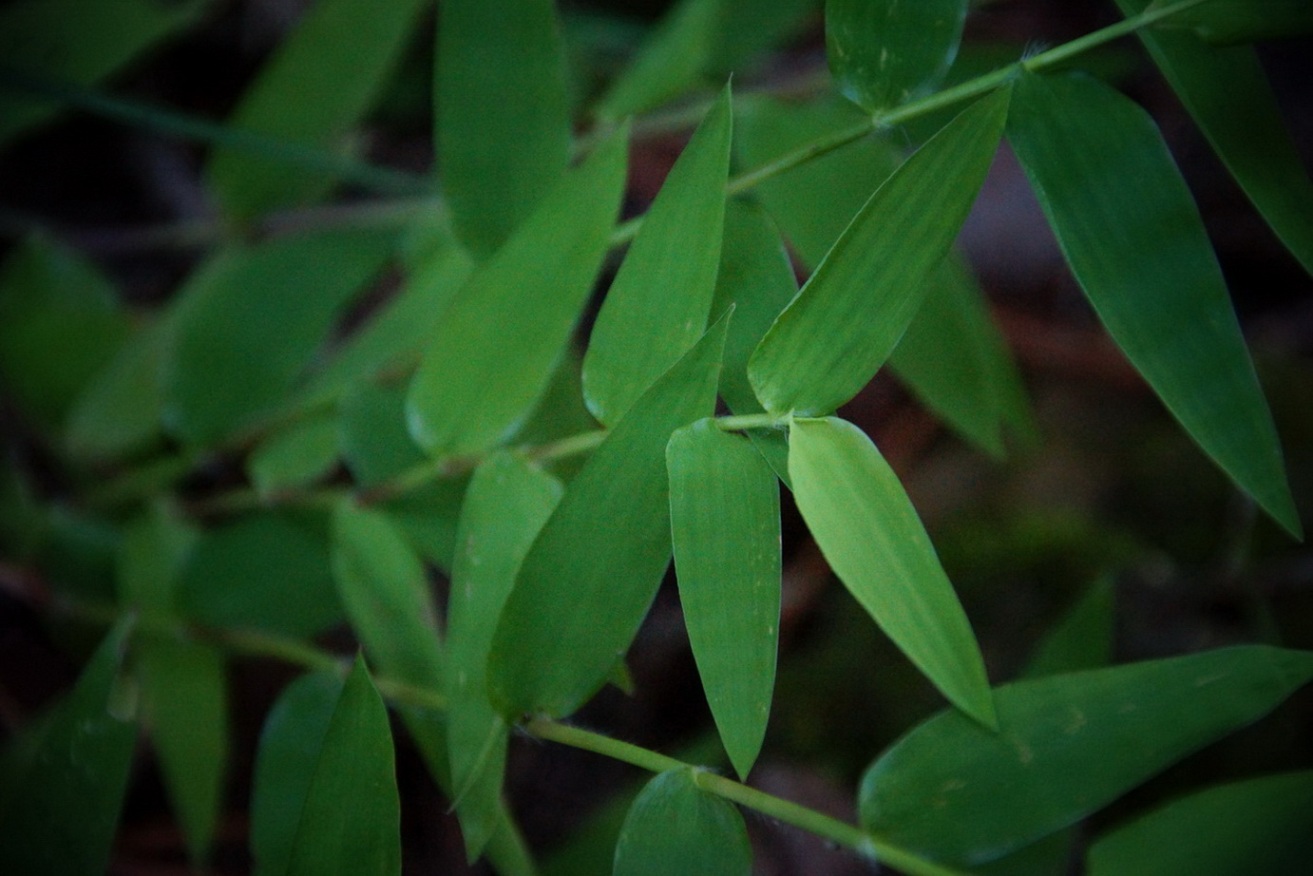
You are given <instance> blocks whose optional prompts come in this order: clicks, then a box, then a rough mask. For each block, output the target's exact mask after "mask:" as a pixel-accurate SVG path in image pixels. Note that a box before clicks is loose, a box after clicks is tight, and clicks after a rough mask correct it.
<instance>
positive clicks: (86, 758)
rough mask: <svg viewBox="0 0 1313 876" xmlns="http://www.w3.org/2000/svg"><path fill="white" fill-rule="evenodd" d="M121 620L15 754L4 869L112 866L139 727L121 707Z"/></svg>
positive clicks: (40, 873)
mask: <svg viewBox="0 0 1313 876" xmlns="http://www.w3.org/2000/svg"><path fill="white" fill-rule="evenodd" d="M127 631H128V626H127V623H126V622H123V621H121V622H119V624H117V625H116V626H115V627H114V628H113V629H112V630H110V632H109V634H108V635H106V636H105V639H104V640H103V641H102V642H101V644H100V646H99V647H98V648H97V649H96V652H95V654H94V655H92V657H91V660H90V661H89V662H88V663H87V665H86V667H85V668H84V669H83V670H82V675H81V677H80V678H79V679H78V682H77V685H76V686H75V687H74V688H73V690H72V691H70V692H69V694H68V695H67V696H66V697H64V698H63V699H62V700H60V702H59V703H58V704H57V705H56V706H55V707H54V709H53V710H52V711H51V712H50V713H49V714H48V715H47V716H46V717H45V718H44V719H43V721H42V725H41V727H40V728H39V730H38V732H37V735H36V736H35V737H32V738H30V739H29V740H28V744H30V745H32V746H33V747H32V748H31V749H28V750H26V751H19V752H16V755H17V756H16V758H15V761H16V762H15V763H14V767H15V769H14V771H13V772H12V773H10V775H9V776H6V782H5V784H6V785H7V786H8V787H6V788H5V791H4V800H3V809H0V872H4V873H15V874H17V873H22V874H24V876H45V874H50V876H82V874H85V876H100V874H102V873H104V872H105V868H106V866H107V865H108V864H109V855H110V849H111V847H112V845H113V843H114V833H115V831H116V829H117V826H118V820H119V811H120V809H121V808H122V805H123V795H124V793H125V791H126V790H127V784H128V770H129V767H130V766H131V765H132V749H133V745H134V743H135V742H136V738H137V731H136V727H135V726H134V724H133V721H132V718H131V717H130V716H125V715H124V714H123V713H122V710H120V709H117V708H115V706H116V702H115V700H116V697H117V695H118V693H119V691H118V690H116V685H117V684H118V683H119V682H118V680H117V676H118V671H119V666H120V664H121V663H122V660H123V650H124V647H125V640H126V638H127Z"/></svg>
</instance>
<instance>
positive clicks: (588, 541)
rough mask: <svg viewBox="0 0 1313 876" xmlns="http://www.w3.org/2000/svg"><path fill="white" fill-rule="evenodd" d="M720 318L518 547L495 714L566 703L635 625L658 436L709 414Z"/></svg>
mask: <svg viewBox="0 0 1313 876" xmlns="http://www.w3.org/2000/svg"><path fill="white" fill-rule="evenodd" d="M726 321H727V318H726V317H722V318H721V320H720V321H718V322H717V323H716V324H714V325H713V326H712V327H711V328H709V329H708V330H707V333H706V334H705V335H704V336H703V338H702V340H700V341H699V342H698V343H697V344H696V345H694V347H693V349H692V350H689V351H688V353H686V354H685V355H684V358H682V359H680V360H679V361H678V362H676V363H675V365H674V366H673V367H672V368H671V369H670V370H669V371H667V372H666V373H665V375H663V376H662V378H661V379H660V380H658V381H657V382H656V383H655V384H653V386H652V388H651V389H649V390H648V391H647V392H645V393H644V394H643V396H642V398H640V399H639V400H638V401H637V402H636V403H635V404H634V406H633V408H632V409H631V410H630V412H629V414H628V415H627V416H626V417H625V418H624V419H623V420H621V421H620V423H619V424H618V425H617V426H616V427H615V429H613V430H612V431H611V434H610V435H608V436H607V438H606V440H605V441H604V442H603V443H602V445H601V446H600V447H598V448H597V450H596V451H594V452H593V455H592V456H591V457H590V458H589V460H588V462H587V463H586V464H585V465H584V468H583V470H582V471H580V472H579V474H578V475H577V476H576V477H575V479H574V480H573V481H572V482H571V484H570V488H569V489H568V490H567V491H566V493H565V497H564V498H563V499H562V500H561V503H560V504H559V505H557V506H556V510H555V512H553V514H552V517H551V519H550V520H548V521H547V525H546V526H545V527H544V528H543V531H542V533H541V534H540V535H539V536H538V539H537V540H536V541H535V542H534V543H533V547H531V548H530V549H529V553H528V555H527V556H526V557H525V560H524V564H523V565H522V566H521V567H520V572H519V574H518V576H517V577H516V581H515V589H514V590H512V591H511V595H510V597H509V598H508V599H507V600H506V606H505V608H504V609H503V611H502V616H501V619H500V621H499V622H498V624H497V631H496V633H495V634H494V636H493V642H492V651H491V656H490V658H489V664H488V687H489V693H490V694H491V696H492V698H493V703H494V705H495V706H496V707H497V708H498V710H499V711H501V713H502V714H503V715H506V716H508V717H510V718H512V719H513V718H515V717H518V716H519V715H521V714H524V713H525V712H538V711H542V712H548V713H550V714H552V715H564V714H568V713H569V712H572V711H574V710H575V709H576V708H578V707H579V706H580V705H582V704H583V702H584V701H585V700H586V699H588V697H589V696H591V695H592V693H593V692H594V691H596V690H597V688H598V687H600V686H601V685H602V683H603V682H604V681H605V679H606V677H607V674H608V673H609V672H610V671H611V668H612V666H613V665H614V664H615V662H616V660H617V658H618V657H619V656H620V655H621V654H623V653H624V651H625V649H626V648H628V647H629V643H630V642H631V641H632V640H633V637H634V634H635V633H637V632H638V627H639V624H640V623H642V620H643V616H644V615H645V614H646V613H647V609H648V606H649V605H651V603H652V599H653V598H654V597H655V596H656V591H657V587H658V586H660V584H661V577H662V575H663V574H664V573H665V569H666V566H667V565H669V563H670V504H669V502H670V498H669V488H668V484H667V479H666V470H665V468H666V467H665V449H666V442H667V441H669V440H670V434H671V433H672V432H673V431H675V430H676V429H678V428H679V427H680V426H684V425H687V424H688V423H690V422H692V421H694V420H697V419H700V418H702V417H705V416H708V415H710V414H711V412H712V409H713V407H714V405H715V398H716V382H717V378H718V377H719V373H720V357H721V353H722V351H723V349H724V343H725V324H726Z"/></svg>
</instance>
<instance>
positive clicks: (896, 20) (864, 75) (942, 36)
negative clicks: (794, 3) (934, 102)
mask: <svg viewBox="0 0 1313 876" xmlns="http://www.w3.org/2000/svg"><path fill="white" fill-rule="evenodd" d="M966 17H967V0H921V2H917V3H905V2H900V0H826V3H825V55H826V57H827V58H828V59H829V62H830V73H831V74H832V75H833V76H834V80H835V84H836V85H838V87H839V91H841V92H842V93H843V95H844V97H846V98H848V99H849V100H851V101H852V102H853V103H856V104H857V105H858V106H860V107H861V108H862V109H864V110H866V111H867V112H869V113H878V112H880V111H882V110H886V109H889V108H890V107H894V106H897V105H898V104H900V103H906V102H907V101H908V100H911V99H912V98H914V97H920V96H921V95H923V94H926V93H928V92H929V91H930V89H932V88H934V87H935V86H936V85H938V84H939V82H940V81H941V80H942V79H943V78H944V74H946V73H947V72H948V68H949V67H950V66H952V64H953V59H954V58H955V57H957V47H958V44H959V43H960V42H961V41H962V26H963V24H965V22H966Z"/></svg>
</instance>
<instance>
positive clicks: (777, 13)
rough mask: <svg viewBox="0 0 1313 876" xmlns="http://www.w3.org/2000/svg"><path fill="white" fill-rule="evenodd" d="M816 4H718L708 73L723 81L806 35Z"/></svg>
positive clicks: (762, 0)
mask: <svg viewBox="0 0 1313 876" xmlns="http://www.w3.org/2000/svg"><path fill="white" fill-rule="evenodd" d="M818 6H820V2H819V0H721V13H720V27H719V30H718V31H717V34H716V39H715V42H714V44H713V45H712V47H711V57H710V59H709V61H708V65H707V66H708V69H709V70H710V71H711V72H712V74H713V75H715V76H719V77H720V78H724V77H725V76H727V75H729V74H730V73H732V72H734V71H736V70H748V69H751V68H753V67H757V66H761V64H760V63H754V62H761V61H762V60H763V59H762V57H761V56H762V55H764V54H766V53H767V52H769V51H771V50H772V49H776V48H777V47H779V46H783V45H787V44H788V42H789V41H790V40H791V39H792V38H793V37H796V36H798V35H799V34H800V33H802V32H804V31H806V29H807V28H808V27H809V26H810V24H811V20H812V17H813V15H814V14H815V12H816V11H817V7H818Z"/></svg>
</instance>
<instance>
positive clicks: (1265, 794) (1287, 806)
mask: <svg viewBox="0 0 1313 876" xmlns="http://www.w3.org/2000/svg"><path fill="white" fill-rule="evenodd" d="M1311 835H1313V772H1310V771H1308V770H1304V771H1302V772H1292V773H1282V774H1278V775H1272V776H1264V777H1262V778H1257V779H1248V780H1245V781H1240V782H1232V783H1230V784H1226V785H1217V786H1215V787H1212V788H1208V789H1206V790H1203V791H1197V792H1195V793H1193V794H1189V795H1186V796H1184V797H1178V798H1177V799H1175V800H1172V801H1171V802H1169V803H1167V804H1165V805H1163V806H1160V807H1158V808H1157V809H1155V810H1153V811H1152V812H1149V813H1148V814H1146V815H1143V816H1141V817H1140V818H1138V819H1136V820H1135V821H1133V822H1131V823H1130V824H1127V825H1123V826H1121V827H1118V828H1117V829H1115V830H1113V831H1111V832H1109V833H1107V834H1105V835H1104V836H1101V837H1100V838H1099V839H1098V840H1097V841H1096V842H1095V843H1094V844H1093V846H1091V848H1090V850H1089V855H1088V858H1087V862H1088V867H1089V870H1088V872H1089V873H1090V876H1114V874H1115V876H1140V874H1146V876H1147V874H1153V876H1227V874H1232V873H1298V872H1300V871H1301V870H1303V869H1305V868H1306V867H1307V866H1308V861H1309V851H1310V847H1309V837H1310V836H1311Z"/></svg>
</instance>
